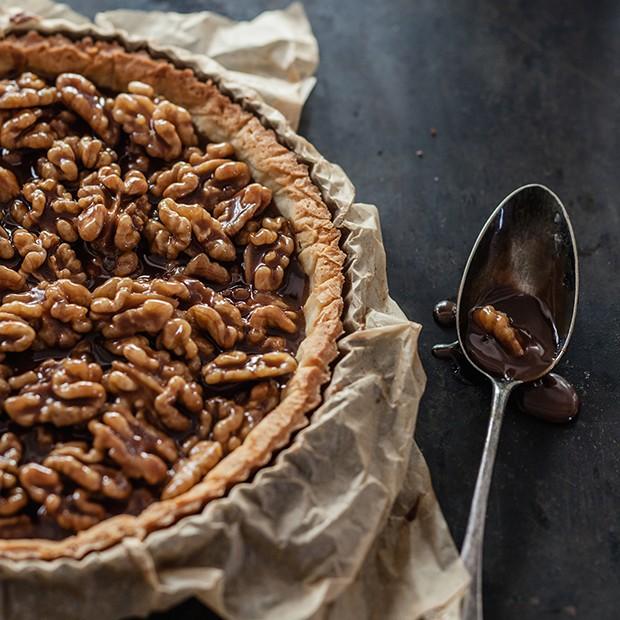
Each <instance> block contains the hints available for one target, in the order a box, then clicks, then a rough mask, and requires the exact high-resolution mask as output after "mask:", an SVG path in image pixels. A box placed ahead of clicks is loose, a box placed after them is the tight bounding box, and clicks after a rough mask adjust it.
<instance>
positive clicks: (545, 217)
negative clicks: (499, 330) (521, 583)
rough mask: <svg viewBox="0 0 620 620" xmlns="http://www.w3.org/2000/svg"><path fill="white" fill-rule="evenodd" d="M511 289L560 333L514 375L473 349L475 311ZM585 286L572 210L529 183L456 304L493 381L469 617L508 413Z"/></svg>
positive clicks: (487, 235)
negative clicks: (539, 307) (536, 304)
mask: <svg viewBox="0 0 620 620" xmlns="http://www.w3.org/2000/svg"><path fill="white" fill-rule="evenodd" d="M501 288H504V289H510V290H514V291H519V292H520V293H524V294H527V295H530V296H532V298H535V299H537V300H540V301H541V302H542V303H543V304H544V305H545V306H546V310H545V311H546V312H548V313H549V314H550V316H549V319H550V324H552V325H553V326H554V329H555V334H554V336H555V347H554V350H553V351H552V355H551V357H550V359H549V361H548V363H545V364H543V365H540V364H538V365H536V366H533V367H532V368H528V367H522V368H520V369H519V374H518V375H514V376H507V375H506V374H505V373H504V374H503V375H501V374H498V373H497V372H494V371H491V370H490V369H489V367H487V368H485V367H484V366H482V365H481V364H480V363H478V362H477V360H476V359H475V358H474V356H472V354H471V351H470V350H469V349H468V343H467V339H466V331H467V327H468V322H469V321H470V320H471V317H470V312H471V311H472V309H473V308H475V307H477V306H480V305H482V304H483V303H484V301H485V296H486V295H487V294H488V292H489V291H490V290H494V289H497V290H499V289H501ZM578 289H579V269H578V260H577V244H576V241H575V235H574V233H573V228H572V225H571V223H570V219H569V217H568V214H567V212H566V209H565V208H564V206H563V205H562V203H561V202H560V199H559V198H558V197H557V196H556V195H555V194H554V193H553V192H552V191H551V190H549V189H548V188H546V187H544V186H543V185H537V184H531V185H524V186H523V187H520V188H519V189H517V190H515V191H514V192H512V193H511V194H510V195H509V196H507V197H506V198H505V199H504V200H503V201H502V202H501V203H500V204H499V206H498V207H497V208H496V209H495V211H493V213H492V214H491V216H490V217H489V219H488V220H487V222H486V224H485V225H484V227H483V228H482V231H481V232H480V235H479V236H478V239H477V240H476V242H475V244H474V247H473V249H472V251H471V254H470V256H469V259H468V261H467V264H466V266H465V271H464V272H463V277H462V279H461V284H460V287H459V292H458V297H457V307H456V327H457V333H458V339H459V344H460V347H461V350H462V351H463V353H464V355H465V357H466V359H467V361H469V363H470V364H471V365H472V366H474V367H475V368H476V369H477V370H479V371H480V372H481V373H483V374H485V375H486V376H487V377H488V378H489V379H490V380H491V382H492V384H493V401H492V405H491V416H490V419H489V427H488V430H487V436H486V441H485V445H484V451H483V453H482V460H481V463H480V469H479V471H478V478H477V480H476V487H475V490H474V497H473V500H472V506H471V511H470V515H469V521H468V523H467V531H466V533H465V540H464V542H463V547H462V549H461V558H462V559H463V562H464V564H465V567H466V568H467V569H468V570H469V572H470V574H471V576H472V582H471V585H470V589H469V592H468V593H467V595H466V597H465V600H464V602H463V616H462V617H463V620H482V549H483V541H484V524H485V519H486V507H487V499H488V494H489V489H490V486H491V478H492V475H493V465H494V463H495V455H496V453H497V445H498V442H499V434H500V430H501V424H502V420H503V415H504V410H505V408H506V403H507V402H508V397H509V396H510V392H511V391H512V389H513V388H514V387H515V386H516V385H518V384H519V383H523V382H524V381H534V380H536V379H539V378H540V377H542V376H543V375H545V374H547V373H548V372H550V371H551V370H552V369H553V368H554V367H555V365H556V364H557V363H558V361H559V360H560V358H561V357H562V355H563V354H564V352H565V351H566V347H567V345H568V342H569V340H570V337H571V334H572V332H573V327H574V325H575V314H576V310H577V298H578Z"/></svg>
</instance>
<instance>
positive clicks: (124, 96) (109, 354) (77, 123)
mask: <svg viewBox="0 0 620 620" xmlns="http://www.w3.org/2000/svg"><path fill="white" fill-rule="evenodd" d="M339 239H340V234H339V231H338V230H337V228H336V227H335V225H334V223H333V221H332V216H331V213H330V211H329V209H328V207H327V206H326V204H325V203H324V201H323V199H322V197H321V194H320V192H319V190H318V188H317V187H316V186H315V185H314V184H313V182H312V180H311V178H310V176H309V171H308V168H307V166H306V165H305V164H304V163H303V162H302V161H300V159H299V157H298V156H297V155H296V154H295V153H294V152H293V151H291V150H289V149H288V148H287V147H286V146H284V145H283V144H281V143H280V142H279V141H278V139H277V137H276V135H275V133H274V132H273V131H272V130H270V129H269V128H266V127H264V126H263V125H262V124H261V122H260V120H259V119H258V117H257V116H255V115H254V114H253V113H252V112H251V111H248V110H247V109H244V108H243V107H242V106H241V105H240V104H238V103H236V102H234V101H233V100H232V99H231V98H229V97H228V96H227V95H226V94H225V93H224V92H222V91H221V90H220V88H219V87H218V86H217V85H216V84H215V83H213V82H212V81H211V80H209V79H208V78H206V77H204V76H202V75H199V74H197V73H196V72H195V71H194V70H192V69H190V68H186V67H185V68H184V67H179V66H178V65H177V64H173V63H172V62H171V61H170V60H169V59H166V58H160V57H157V58H155V57H153V56H152V55H151V54H150V53H149V52H148V51H146V50H138V51H130V50H128V49H126V48H125V47H123V46H122V45H120V44H119V43H117V42H114V41H107V40H99V39H96V38H95V39H94V38H90V37H87V38H82V39H78V40H73V39H71V38H67V37H65V36H64V35H58V34H54V35H45V34H40V33H36V32H28V33H17V34H11V35H8V36H6V37H5V38H4V39H2V40H1V41H0V558H14V559H21V558H39V559H44V560H52V559H55V558H63V557H64V558H81V557H83V556H85V555H86V554H88V553H90V552H92V551H96V550H102V549H105V548H108V547H110V546H112V545H114V544H116V543H118V542H119V541H120V540H121V539H123V538H125V537H136V538H144V537H145V536H147V535H148V534H149V533H150V532H153V531H156V530H161V529H162V528H165V527H168V526H170V525H171V524H173V523H175V522H177V521H178V520H179V519H180V518H182V517H184V516H187V515H191V514H195V513H197V512H199V511H201V510H202V508H203V507H204V506H205V504H206V503H207V502H209V501H211V500H213V499H216V498H218V497H221V496H223V495H224V494H225V493H226V492H227V490H228V489H230V487H231V486H233V485H234V484H236V483H238V482H241V481H244V480H247V479H248V477H249V476H250V475H251V474H252V473H253V472H254V471H256V470H257V469H258V468H260V467H262V466H264V465H266V464H267V463H269V461H270V459H271V458H272V456H273V454H274V451H275V450H277V449H279V448H281V447H283V446H285V445H286V444H287V443H288V442H289V441H290V438H291V433H292V432H293V431H295V430H296V429H299V428H301V427H302V426H304V424H306V423H307V420H308V415H309V414H310V413H311V411H312V410H313V409H314V408H316V406H317V405H318V404H319V402H320V400H321V388H322V386H323V385H324V384H325V383H326V382H327V381H328V379H329V377H330V363H331V362H332V361H333V360H334V358H335V356H336V352H337V347H336V340H337V338H338V336H339V335H340V333H341V331H342V325H341V313H342V307H343V301H342V285H343V263H344V255H343V253H342V252H341V250H340V248H339Z"/></svg>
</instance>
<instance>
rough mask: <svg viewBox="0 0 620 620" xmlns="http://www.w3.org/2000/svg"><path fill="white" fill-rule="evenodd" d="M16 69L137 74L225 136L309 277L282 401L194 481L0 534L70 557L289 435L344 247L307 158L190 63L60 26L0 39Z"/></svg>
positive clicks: (154, 515)
mask: <svg viewBox="0 0 620 620" xmlns="http://www.w3.org/2000/svg"><path fill="white" fill-rule="evenodd" d="M23 71H32V72H35V73H39V74H42V75H44V76H50V77H51V76H56V75H57V74H59V73H64V72H73V73H80V74H82V75H84V76H85V77H87V78H88V79H90V80H92V81H93V82H94V83H95V84H97V85H98V86H99V87H101V88H107V89H110V90H114V91H118V92H122V91H124V90H126V89H127V86H128V84H129V83H130V82H132V81H136V80H139V81H141V82H146V83H148V84H150V85H152V86H153V87H154V89H155V91H156V92H158V93H160V94H161V95H162V96H164V97H165V98H167V99H169V100H170V101H172V102H173V103H176V104H178V105H181V106H183V107H186V108H187V109H188V110H189V111H190V113H191V115H192V119H193V121H194V124H195V126H196V127H197V129H198V130H199V131H200V132H201V133H203V134H204V135H207V136H209V138H210V140H213V141H227V142H229V143H231V144H232V145H233V147H234V148H235V151H236V152H238V153H239V155H240V157H241V158H242V159H243V161H245V162H246V163H247V164H248V166H249V167H250V170H251V173H252V176H253V178H254V179H255V180H256V181H257V182H259V183H262V184H263V185H265V186H266V187H268V188H269V189H270V190H271V191H272V192H273V199H274V202H275V204H276V206H277V208H278V210H279V211H280V212H281V213H282V214H283V215H284V216H285V217H287V218H288V219H289V220H290V221H291V223H292V226H293V233H294V236H295V240H296V245H297V248H298V250H299V260H300V263H301V265H302V267H303V269H304V271H305V273H306V274H307V276H308V278H309V291H308V299H307V302H306V304H305V306H304V313H305V318H306V338H305V339H304V340H303V342H302V343H301V345H300V347H299V350H298V353H297V362H298V367H297V370H296V372H295V374H294V375H293V376H292V378H291V379H290V381H289V382H288V385H287V387H286V389H285V394H284V397H283V399H282V401H281V402H280V404H279V405H278V406H277V407H276V408H275V409H274V410H273V411H272V412H271V413H270V414H269V415H268V416H266V417H265V418H264V419H263V420H262V421H261V422H260V423H259V424H258V425H257V426H256V427H255V428H254V429H253V430H252V431H251V432H250V433H249V435H248V436H247V438H246V439H245V441H244V442H243V443H242V445H241V446H239V447H238V448H237V449H236V450H234V451H233V452H231V453H230V454H228V455H227V456H226V457H225V458H224V459H222V460H221V461H220V462H219V463H218V464H217V465H216V466H215V467H214V468H213V469H212V470H210V471H209V473H208V474H207V475H206V476H205V477H204V478H203V480H202V481H201V482H199V483H198V484H196V485H195V486H194V487H192V488H191V489H190V490H189V491H187V492H185V493H183V494H181V495H179V496H177V497H174V498H172V499H167V500H162V501H159V502H156V503H154V504H151V505H150V506H148V507H147V508H146V509H145V510H144V511H143V512H142V513H140V514H139V515H138V516H131V515H119V516H115V517H112V518H110V519H108V520H106V521H103V522H101V523H99V524H97V525H95V526H93V527H91V528H90V529H88V530H85V531H82V532H80V533H78V534H76V535H74V536H71V537H69V538H66V539H64V540H62V541H50V540H42V539H18V540H0V557H4V558H12V559H24V558H39V559H44V560H52V559H55V558H61V557H65V558H66V557H69V558H76V559H78V558H81V557H83V556H84V555H86V554H88V553H90V552H93V551H97V550H102V549H106V548H108V547H110V546H112V545H114V544H116V543H118V542H119V541H120V540H121V539H122V538H124V537H127V536H131V537H135V538H139V539H143V538H144V537H145V536H147V535H148V534H149V533H150V532H153V531H155V530H158V529H162V528H165V527H167V526H169V525H171V524H173V523H175V522H176V521H178V520H179V519H180V518H182V517H184V516H187V515H191V514H195V513H197V512H199V511H200V510H201V509H202V507H203V506H204V505H205V504H206V503H207V502H208V501H210V500H212V499H215V498H218V497H221V496H222V495H224V494H225V493H226V491H227V490H228V489H229V488H230V487H231V486H232V485H234V484H236V483H238V482H241V481H243V480H246V479H247V478H248V476H249V475H250V474H251V472H253V471H254V470H256V469H257V468H259V467H261V466H263V465H265V464H266V463H268V462H269V460H270V458H271V457H272V455H273V453H274V451H275V450H277V449H279V448H281V447H283V446H285V445H286V444H287V443H288V442H289V440H290V436H291V433H292V432H293V431H295V430H297V429H299V428H301V427H303V426H304V425H305V424H306V423H307V416H308V414H309V412H311V411H312V410H313V409H314V408H315V407H316V406H317V405H318V404H319V402H320V400H321V386H322V385H323V384H325V383H326V382H327V381H328V379H329V377H330V363H331V362H332V361H333V360H334V359H335V357H336V354H337V346H336V340H337V338H338V337H339V336H340V334H341V333H342V324H341V315H342V309H343V299H342V286H343V281H344V276H343V264H344V259H345V256H344V254H343V252H342V251H341V250H340V248H339V240H340V233H339V231H338V230H337V228H336V227H335V226H334V224H333V222H332V218H331V214H330V212H329V209H328V208H327V206H326V205H325V203H324V202H323V200H322V198H321V195H320V193H319V190H318V188H317V187H316V186H315V185H314V184H313V182H312V180H311V179H310V176H309V171H308V168H307V166H306V165H304V164H303V163H301V162H300V161H299V159H298V157H297V155H296V154H295V153H294V152H292V151H291V150H289V149H288V148H286V147H285V146H283V145H282V144H280V143H279V142H278V140H277V137H276V134H275V133H274V132H273V131H272V130H270V129H267V128H265V127H264V126H263V125H262V124H261V122H260V121H259V119H258V118H257V117H256V116H254V115H253V114H252V113H250V112H248V111H246V110H244V109H243V108H242V107H241V106H240V105H239V104H237V103H235V102H233V101H232V100H231V99H230V98H229V97H227V96H226V95H224V94H223V93H222V92H221V91H220V90H219V89H218V87H217V86H216V85H215V84H214V83H213V82H212V81H211V80H202V79H200V78H199V77H197V75H196V74H195V73H194V71H193V70H191V69H188V68H177V67H175V66H173V64H172V63H171V62H169V61H168V60H165V59H155V58H152V57H151V56H150V55H149V54H148V53H147V52H146V51H128V50H126V49H125V48H124V47H122V46H121V45H119V44H118V43H116V42H111V41H103V40H94V39H92V38H90V37H88V38H84V39H81V40H78V41H72V40H70V39H68V38H67V37H66V36H64V35H58V34H54V35H44V34H39V33H36V32H28V33H26V34H12V35H9V36H7V37H6V38H4V39H3V40H1V41H0V74H1V75H8V74H11V73H15V72H23Z"/></svg>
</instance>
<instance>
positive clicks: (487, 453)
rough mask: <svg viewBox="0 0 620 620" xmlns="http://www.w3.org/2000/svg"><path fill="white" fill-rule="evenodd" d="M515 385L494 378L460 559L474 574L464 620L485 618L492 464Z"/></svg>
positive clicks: (464, 605)
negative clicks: (486, 530) (484, 579)
mask: <svg viewBox="0 0 620 620" xmlns="http://www.w3.org/2000/svg"><path fill="white" fill-rule="evenodd" d="M512 387H513V385H512V384H510V383H500V382H498V381H493V404H492V405H491V417H490V420H489V428H488V430H487V437H486V441H485V443H484V451H483V452H482V460H481V462H480V469H479V470H478V478H477V480H476V488H475V490H474V498H473V500H472V503H471V511H470V513H469V521H468V522H467V531H466V533H465V541H464V542H463V547H462V549H461V559H462V560H463V563H464V564H465V568H467V570H468V571H469V574H470V575H471V577H472V580H471V584H470V586H469V592H468V593H467V594H466V596H465V600H464V602H463V613H462V620H482V545H483V542H484V522H485V519H486V512H487V500H488V497H489V488H490V486H491V478H492V477H493V465H494V464H495V455H496V453H497V444H498V442H499V432H500V430H501V427H502V420H503V418H504V410H505V409H506V403H507V401H508V396H509V395H510V391H511V390H512Z"/></svg>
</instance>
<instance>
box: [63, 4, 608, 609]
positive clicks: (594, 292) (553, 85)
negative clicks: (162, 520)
mask: <svg viewBox="0 0 620 620" xmlns="http://www.w3.org/2000/svg"><path fill="white" fill-rule="evenodd" d="M68 2H69V4H71V5H72V6H73V7H75V8H76V9H78V10H81V11H83V12H85V13H87V14H90V15H92V14H93V13H94V12H95V11H96V10H103V9H106V8H118V7H122V6H123V5H125V6H127V5H129V4H131V6H132V7H133V8H153V9H161V10H170V9H175V10H197V9H199V8H205V9H206V8H209V9H212V10H215V11H218V12H221V13H224V14H227V15H229V16H231V17H233V18H237V19H240V18H250V17H252V16H254V15H256V14H257V13H258V12H260V11H261V10H264V9H267V8H279V7H282V6H285V4H286V1H285V0H284V1H281V0H278V1H274V2H270V1H261V0H244V1H243V2H242V1H240V0H236V1H232V0H217V1H213V2H198V1H190V0H177V1H174V0H168V1H156V0H132V2H128V0H116V1H104V0H68ZM305 6H306V10H307V12H308V15H309V17H310V20H311V22H312V25H313V27H314V30H315V32H316V35H317V37H318V39H319V44H320V49H321V56H322V63H321V66H320V68H319V72H318V79H319V81H318V85H317V87H316V89H315V91H314V93H313V94H312V96H311V98H310V101H309V102H308V105H307V107H306V110H305V112H304V116H303V122H302V125H301V133H303V134H304V135H306V136H307V137H308V138H309V139H310V140H311V141H312V142H314V143H315V144H316V146H317V147H318V148H319V150H320V151H321V152H322V153H323V154H324V155H325V156H326V157H328V158H330V159H332V160H334V161H336V162H338V163H340V164H341V165H342V166H343V167H344V168H345V170H347V172H348V173H349V175H350V176H351V178H352V179H353V181H354V183H355V184H356V186H357V188H358V195H359V198H360V200H364V201H367V202H374V203H376V204H377V205H379V207H380V209H381V215H382V222H383V229H384V237H385V245H386V248H387V251H388V259H389V271H390V282H391V290H392V294H393V296H394V297H395V298H396V299H397V301H398V302H399V303H400V304H401V306H402V307H403V308H404V310H405V311H406V312H407V314H408V315H409V316H410V317H411V318H412V319H416V320H418V321H420V322H422V323H423V324H424V332H423V336H422V341H421V347H422V358H423V361H424V364H425V368H426V371H427V374H428V378H429V381H428V388H427V392H426V395H425V397H424V400H423V403H422V409H421V415H420V418H419V424H418V431H417V439H418V442H419V443H420V445H421V447H422V449H423V451H424V454H425V456H426V458H427V461H428V463H429V466H430V469H431V471H432V474H433V481H434V485H435V489H436V491H437V494H438V496H439V499H440V501H441V505H442V506H443V509H444V512H445V515H446V519H447V521H448V523H449V525H450V528H451V530H452V533H453V534H454V536H455V539H456V540H457V541H458V542H459V543H460V541H461V539H462V537H463V533H464V529H465V524H466V521H467V513H468V510H469V504H470V500H471V495H472V491H473V485H474V481H475V476H476V469H477V467H478V463H479V458H480V454H481V449H482V444H483V441H484V436H485V427H486V423H487V415H488V414H487V404H488V399H489V394H488V387H487V386H481V387H469V386H464V385H461V384H459V383H457V382H456V381H454V379H453V377H452V376H451V373H450V369H449V368H448V366H447V365H445V364H444V363H442V362H440V361H438V360H435V359H433V358H431V356H430V354H429V349H430V345H431V344H433V343H435V342H440V341H447V340H452V339H453V334H446V333H445V331H443V330H441V329H440V328H439V327H436V326H434V325H433V322H432V319H431V310H432V307H433V304H434V303H435V302H436V301H437V300H438V299H441V298H443V297H446V296H449V295H456V288H457V285H458V281H459V278H460V273H461V270H462V268H463V266H464V263H465V260H466V258H467V254H468V252H469V249H470V248H471V245H472V242H473V240H474V238H475V236H476V234H477V232H478V230H479V229H480V226H481V225H482V224H483V222H484V220H485V219H486V217H487V216H488V214H489V213H490V211H491V210H492V209H493V207H494V206H495V205H497V204H498V202H499V201H500V200H501V199H502V198H503V197H504V196H505V195H506V194H507V193H508V192H510V191H511V190H512V189H514V188H515V187H518V186H519V185H522V184H524V183H528V182H541V183H543V184H545V185H548V186H549V187H550V188H551V189H552V190H554V191H555V192H556V193H558V195H559V196H560V198H561V199H562V200H563V202H564V204H565V205H566V207H567V209H568V211H569V213H570V215H571V218H572V220H573V224H574V226H575V232H576V235H577V239H578V242H579V245H580V249H581V252H580V266H581V301H580V310H579V316H578V319H577V325H576V331H575V335H574V338H573V341H572V343H571V347H570V350H569V352H568V354H567V356H566V358H565V359H564V360H563V361H562V363H561V364H560V367H559V372H561V373H562V374H564V375H565V376H566V377H567V378H568V379H569V380H570V381H572V382H573V383H574V384H575V385H576V386H577V387H578V389H579V390H580V392H581V394H582V396H583V401H584V402H583V407H582V412H581V416H580V418H579V419H578V420H577V422H576V423H575V424H573V425H570V426H567V427H556V426H550V425H547V424H545V423H543V422H539V421H537V420H535V419H531V418H527V417H525V416H523V415H519V414H518V413H517V412H515V411H513V410H511V408H510V407H509V411H508V413H507V415H506V419H505V422H504V429H503V434H502V439H501V442H500V446H499V454H498V459H497V464H496V470H495V475H494V480H493V486H492V488H491V496H490V499H489V514H488V522H487V530H486V545H485V559H484V583H485V590H484V591H485V610H486V614H487V616H486V617H487V618H488V619H489V620H496V619H501V620H517V619H518V620H523V619H525V620H529V619H536V620H538V619H543V620H545V619H549V620H552V619H553V620H554V619H561V618H572V617H578V618H587V619H594V620H607V619H610V620H611V619H615V618H617V617H618V607H619V605H620V522H619V518H618V513H619V512H620V510H619V508H620V450H619V449H618V447H619V444H620V423H619V422H618V420H619V419H620V418H619V417H618V413H617V411H616V409H617V404H618V402H619V400H620V398H619V397H620V389H619V388H620V382H619V379H618V374H619V371H620V359H619V357H618V343H619V340H620V336H619V335H620V318H619V314H618V312H617V310H616V302H617V300H618V297H619V294H620V279H619V278H618V275H617V273H618V270H619V266H620V245H619V244H618V242H617V240H616V237H617V234H618V229H619V226H620V205H619V199H618V195H619V190H620V173H619V165H620V139H619V137H620V64H619V58H620V36H619V35H620V5H619V4H618V3H617V2H614V1H613V0H598V1H597V2H584V1H578V0H547V1H546V2H538V1H536V0H528V1H526V0H506V1H500V0H496V1H491V0H478V1H476V0H459V1H458V2H457V1H453V0H391V1H387V0H386V1H385V2H360V1H359V0H340V1H339V2H337V3H336V2H332V1H330V0H308V1H307V2H305ZM335 7H337V9H336V8H335ZM431 127H435V128H437V136H436V137H432V136H431V133H430V129H431ZM418 149H420V150H422V151H423V152H424V153H423V157H421V158H420V157H417V156H416V150H418ZM154 617H156V618H183V619H187V620H191V619H194V618H205V617H206V616H205V612H204V610H203V608H201V607H200V605H198V603H195V602H189V603H186V604H184V605H182V606H181V607H179V608H177V609H176V610H173V611H171V612H169V613H167V614H165V615H156V616H154Z"/></svg>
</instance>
